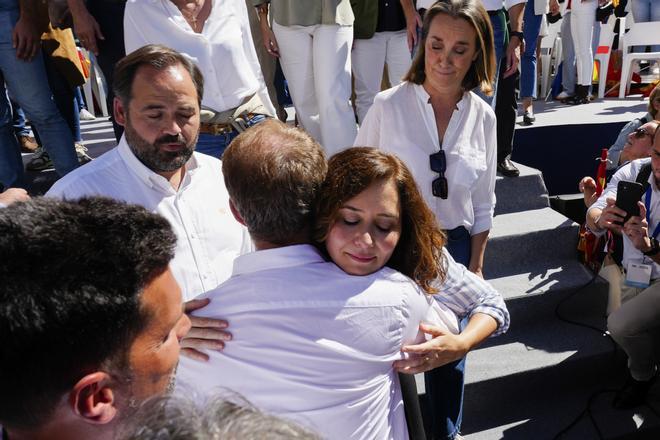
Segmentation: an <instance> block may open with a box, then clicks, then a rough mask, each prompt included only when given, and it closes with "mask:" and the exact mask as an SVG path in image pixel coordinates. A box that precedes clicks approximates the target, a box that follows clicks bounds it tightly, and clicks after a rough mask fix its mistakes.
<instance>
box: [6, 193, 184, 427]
mask: <svg viewBox="0 0 660 440" xmlns="http://www.w3.org/2000/svg"><path fill="white" fill-rule="evenodd" d="M175 242H176V237H175V235H174V233H173V232H172V228H171V227H170V225H169V224H168V222H167V221H166V220H165V219H163V218H162V217H160V216H158V215H155V214H151V213H149V212H148V211H146V210H145V209H144V208H141V207H137V206H132V205H126V204H124V203H121V202H116V201H112V200H110V199H103V198H89V199H82V200H80V201H76V202H68V201H56V200H52V199H43V198H42V199H35V200H32V201H28V202H24V203H16V204H13V205H11V206H9V207H7V208H5V209H0V279H2V283H0V335H2V343H1V344H0V424H1V425H3V426H4V428H5V429H6V430H7V432H8V433H9V437H10V439H11V440H21V439H38V438H44V439H45V438H48V439H51V438H62V439H69V440H77V439H81V440H83V439H91V438H93V439H95V440H103V439H110V438H113V436H114V433H115V430H116V428H117V427H118V425H119V424H120V423H121V421H122V420H123V419H125V418H126V417H127V416H129V415H130V414H131V413H132V412H133V411H134V410H135V408H137V406H138V405H139V403H140V402H142V401H143V400H145V399H146V398H148V397H150V396H153V395H157V394H162V393H164V392H165V391H167V390H168V389H169V388H171V386H172V384H173V379H172V378H173V376H174V370H175V367H176V365H177V362H178V357H179V340H180V339H181V338H182V337H183V335H184V334H186V332H187V331H188V329H189V328H190V321H189V319H188V318H187V316H186V315H185V314H184V313H183V310H182V307H181V290H180V289H179V287H178V285H177V283H176V281H175V280H174V277H173V276H172V273H171V272H170V270H169V268H168V265H169V262H170V260H171V259H172V257H173V255H174V246H175Z"/></svg>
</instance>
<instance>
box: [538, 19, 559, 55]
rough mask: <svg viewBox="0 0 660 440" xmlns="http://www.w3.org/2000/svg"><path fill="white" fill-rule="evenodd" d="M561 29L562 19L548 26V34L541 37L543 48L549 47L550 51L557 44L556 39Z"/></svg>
mask: <svg viewBox="0 0 660 440" xmlns="http://www.w3.org/2000/svg"><path fill="white" fill-rule="evenodd" d="M560 29H561V21H558V22H555V23H552V24H551V25H549V26H548V35H546V36H545V37H543V38H542V39H541V49H547V50H548V51H550V50H551V49H552V48H553V46H554V45H555V40H556V39H557V36H558V35H559V30H560Z"/></svg>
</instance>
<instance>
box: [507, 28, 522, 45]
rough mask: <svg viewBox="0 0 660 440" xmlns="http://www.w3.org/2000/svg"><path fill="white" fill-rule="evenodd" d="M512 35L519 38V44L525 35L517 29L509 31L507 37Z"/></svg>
mask: <svg viewBox="0 0 660 440" xmlns="http://www.w3.org/2000/svg"><path fill="white" fill-rule="evenodd" d="M512 37H518V39H519V40H520V44H523V43H525V35H524V34H523V33H522V32H518V31H511V32H509V39H510V38H512Z"/></svg>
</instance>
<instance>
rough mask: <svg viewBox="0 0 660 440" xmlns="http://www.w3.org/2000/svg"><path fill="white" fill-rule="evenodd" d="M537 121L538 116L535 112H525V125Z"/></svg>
mask: <svg viewBox="0 0 660 440" xmlns="http://www.w3.org/2000/svg"><path fill="white" fill-rule="evenodd" d="M534 122H536V117H535V116H534V113H530V112H525V114H524V115H523V124H524V125H532V124H534Z"/></svg>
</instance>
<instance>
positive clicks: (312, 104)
mask: <svg viewBox="0 0 660 440" xmlns="http://www.w3.org/2000/svg"><path fill="white" fill-rule="evenodd" d="M273 32H274V33H275V38H277V44H278V45H279V48H280V63H281V65H282V72H283V73H284V76H285V77H286V79H287V82H288V84H289V92H290V93H291V100H292V101H293V105H294V106H295V108H296V115H297V116H298V122H300V124H301V125H302V126H303V128H304V129H305V130H306V131H307V132H308V133H309V134H310V135H311V136H312V137H313V138H314V139H316V140H317V141H318V142H319V143H320V144H321V145H322V146H323V148H324V149H325V152H326V155H327V156H328V157H330V156H331V155H332V154H334V153H336V152H338V151H340V150H343V149H345V148H347V147H350V146H352V145H353V141H355V136H357V125H356V123H355V114H354V112H353V107H352V106H351V103H350V99H351V57H350V51H351V44H352V43H353V26H339V25H313V26H281V25H279V24H277V23H275V22H273Z"/></svg>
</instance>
